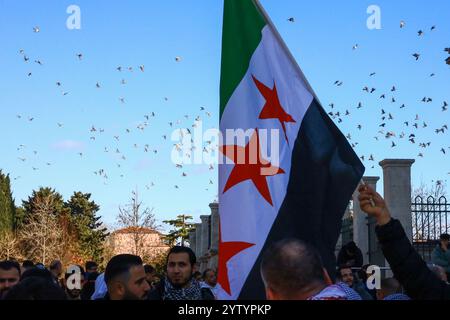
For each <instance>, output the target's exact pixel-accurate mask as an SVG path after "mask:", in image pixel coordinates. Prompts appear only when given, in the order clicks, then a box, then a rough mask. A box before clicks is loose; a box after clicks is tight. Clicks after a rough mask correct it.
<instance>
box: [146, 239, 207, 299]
mask: <svg viewBox="0 0 450 320" xmlns="http://www.w3.org/2000/svg"><path fill="white" fill-rule="evenodd" d="M196 260H197V259H196V257H195V254H194V252H193V251H192V249H190V248H187V247H181V246H175V247H173V248H172V249H170V251H169V253H168V255H167V260H166V272H167V277H166V278H164V279H162V280H161V282H160V283H159V284H158V285H156V287H155V288H154V289H153V290H152V291H150V293H149V295H148V298H149V300H214V295H213V294H212V292H211V290H210V289H208V288H202V287H201V285H200V283H199V282H198V281H197V280H195V279H194V278H193V277H192V273H193V272H192V271H193V268H194V265H195V263H196Z"/></svg>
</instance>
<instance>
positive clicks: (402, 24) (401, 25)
mask: <svg viewBox="0 0 450 320" xmlns="http://www.w3.org/2000/svg"><path fill="white" fill-rule="evenodd" d="M405 25H406V23H405V21H403V20H402V21H400V29H403V28H404V27H405Z"/></svg>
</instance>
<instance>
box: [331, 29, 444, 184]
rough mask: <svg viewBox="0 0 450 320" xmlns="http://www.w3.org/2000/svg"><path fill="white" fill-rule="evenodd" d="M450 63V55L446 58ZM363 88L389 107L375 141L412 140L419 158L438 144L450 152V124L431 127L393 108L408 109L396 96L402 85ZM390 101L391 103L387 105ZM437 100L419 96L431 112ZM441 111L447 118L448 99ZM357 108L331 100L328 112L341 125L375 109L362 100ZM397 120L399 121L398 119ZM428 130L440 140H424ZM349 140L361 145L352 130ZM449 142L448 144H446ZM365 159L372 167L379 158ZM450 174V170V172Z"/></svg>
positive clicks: (381, 111)
mask: <svg viewBox="0 0 450 320" xmlns="http://www.w3.org/2000/svg"><path fill="white" fill-rule="evenodd" d="M405 25H406V23H405V22H404V21H401V22H400V28H402V29H403V28H404V27H405ZM434 30H436V26H432V27H431V28H430V32H433V31H434ZM424 34H425V32H424V31H423V30H419V31H418V32H417V36H418V37H423V36H424ZM357 48H358V44H356V45H354V46H353V48H352V49H353V50H356V49H357ZM444 51H445V52H447V53H448V54H450V48H445V49H444ZM412 57H413V59H414V60H415V61H419V59H420V57H421V54H420V53H413V54H412ZM445 62H446V64H448V65H450V57H449V58H447V59H446V60H445ZM376 74H377V73H376V72H372V73H370V74H369V78H372V77H375V76H376ZM435 76H436V74H435V73H431V74H430V75H429V77H430V78H432V77H435ZM343 84H344V83H343V81H342V80H336V81H335V82H334V83H333V85H334V86H336V87H341V86H343ZM362 91H363V92H365V93H366V94H369V95H377V93H378V95H379V96H378V95H377V97H378V100H379V103H380V104H384V105H385V106H384V107H383V106H382V107H380V108H379V117H380V118H379V122H378V130H377V132H376V133H374V135H373V138H372V139H373V141H375V142H377V141H382V140H389V141H390V143H389V145H390V148H396V147H397V146H398V145H399V144H400V143H401V141H402V140H404V141H407V142H408V143H410V144H412V145H417V148H418V150H417V154H415V155H414V157H417V158H424V157H425V155H426V151H427V150H428V149H430V148H434V147H435V145H437V149H436V148H435V149H434V152H440V153H441V154H442V156H446V155H448V154H449V153H450V146H449V145H450V143H449V139H448V124H447V123H443V124H442V125H440V126H439V127H433V128H430V126H429V125H428V123H427V121H425V120H424V119H422V116H421V115H420V114H415V115H412V116H411V118H409V119H405V118H402V116H399V117H398V118H399V119H397V116H396V111H395V109H393V107H396V104H397V105H398V106H397V110H402V109H405V108H408V106H407V105H405V103H400V102H399V101H397V100H398V98H397V97H396V93H397V92H398V91H399V90H398V88H397V87H396V86H395V85H394V86H392V87H391V88H390V89H388V90H385V91H386V92H381V93H379V92H378V89H377V88H374V87H371V86H364V87H363V88H362ZM387 103H389V104H388V105H386V104H387ZM434 103H435V101H434V100H433V98H432V97H427V96H425V97H423V98H418V99H417V104H424V105H430V107H429V108H428V109H427V110H428V111H432V110H433V106H434V107H435V104H434ZM438 103H440V105H439V109H438V110H439V112H441V113H443V114H442V116H439V117H436V119H442V120H443V121H445V120H444V119H445V115H446V112H447V111H448V106H449V104H448V102H447V101H439V102H438ZM355 105H356V107H354V108H353V109H352V108H350V110H349V109H345V110H337V108H336V106H335V104H334V103H333V102H331V103H330V104H329V105H328V107H329V108H328V114H329V116H330V117H331V118H332V119H333V120H335V122H337V124H338V125H339V126H340V124H341V123H343V122H344V121H345V120H346V119H349V117H351V115H352V114H353V113H356V112H360V109H364V108H371V107H370V106H369V105H370V103H369V104H368V105H366V104H365V103H364V102H361V101H360V102H358V103H357V104H355ZM395 119H397V121H395ZM394 124H395V126H396V128H397V129H396V130H394V129H393V127H394ZM399 124H400V126H402V129H400V130H398V125H399ZM363 127H364V124H363V123H356V130H357V131H356V132H357V133H359V132H361V130H363ZM424 130H433V132H434V134H435V135H436V139H431V141H430V139H428V140H425V141H422V140H420V137H421V134H420V132H421V131H424ZM358 136H360V137H363V135H361V134H358ZM346 137H347V139H348V140H349V142H350V143H351V145H352V147H353V148H355V149H356V148H357V147H358V145H359V143H358V142H357V141H355V140H354V137H352V135H351V134H350V133H348V134H347V135H346ZM445 143H447V144H448V145H443V144H445ZM360 158H361V160H362V161H363V162H364V163H366V164H367V163H369V164H370V166H371V168H374V162H375V161H376V159H375V156H374V155H373V154H366V155H360ZM448 175H450V172H448Z"/></svg>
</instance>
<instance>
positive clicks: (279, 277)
mask: <svg viewBox="0 0 450 320" xmlns="http://www.w3.org/2000/svg"><path fill="white" fill-rule="evenodd" d="M261 276H262V279H263V282H264V286H265V288H266V297H267V299H268V300H347V296H346V293H345V292H344V291H343V290H342V288H341V287H339V286H337V285H333V283H332V281H331V279H330V277H329V275H328V272H327V271H326V269H325V268H324V266H323V263H322V260H321V258H320V255H319V253H318V251H317V250H316V249H315V248H313V247H312V246H310V245H308V244H306V243H305V242H303V241H301V240H298V239H285V240H281V241H278V242H276V243H274V244H272V245H271V246H270V247H269V248H268V249H267V250H266V251H265V252H264V254H263V258H262V261H261Z"/></svg>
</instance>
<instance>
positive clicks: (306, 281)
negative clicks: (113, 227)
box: [0, 186, 450, 300]
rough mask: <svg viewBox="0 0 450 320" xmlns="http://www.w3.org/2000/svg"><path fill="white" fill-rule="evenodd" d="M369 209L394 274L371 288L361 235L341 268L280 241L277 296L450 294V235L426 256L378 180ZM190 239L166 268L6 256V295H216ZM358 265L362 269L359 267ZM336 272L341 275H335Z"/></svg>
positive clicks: (0, 271) (265, 275) (136, 260)
mask: <svg viewBox="0 0 450 320" xmlns="http://www.w3.org/2000/svg"><path fill="white" fill-rule="evenodd" d="M359 192H360V195H359V200H360V206H361V209H362V210H363V211H364V212H366V213H367V214H369V215H370V216H373V217H375V219H376V221H377V227H376V233H377V237H378V240H379V242H380V244H381V247H382V250H383V254H384V256H385V258H386V260H387V261H388V262H389V264H390V266H391V269H392V272H393V275H394V277H390V278H385V279H383V280H381V286H380V287H379V288H378V289H376V288H369V286H368V284H367V281H366V280H367V279H368V277H370V276H371V274H370V273H368V272H367V266H363V265H362V264H363V259H362V254H361V251H360V250H359V249H358V248H357V246H356V245H355V243H353V242H351V243H349V244H347V245H345V246H344V247H343V248H342V250H341V252H340V253H339V255H338V259H337V264H338V266H339V267H338V268H337V271H336V275H334V276H333V275H331V276H330V274H329V273H328V271H327V270H326V269H325V268H324V266H323V263H322V260H321V257H320V254H319V253H318V251H317V250H316V248H314V247H313V246H311V245H310V244H308V243H306V242H304V241H301V240H299V239H284V240H281V241H278V242H276V243H274V244H272V245H271V246H270V247H269V248H268V249H267V250H266V251H265V252H264V253H263V256H262V260H261V276H262V279H263V282H264V286H265V291H266V297H267V299H269V300H410V299H450V285H449V283H448V282H447V281H448V279H449V278H448V276H449V271H450V251H449V249H448V244H449V240H450V237H449V235H448V234H443V235H442V236H441V238H440V243H439V245H438V246H437V247H436V248H435V250H434V251H433V263H432V264H426V263H425V262H424V261H423V260H422V258H421V257H420V255H419V254H418V253H417V252H416V251H415V250H414V248H413V246H412V245H411V243H410V242H409V240H408V238H407V236H406V234H405V232H404V230H403V228H402V226H401V224H400V222H399V221H398V220H396V219H394V218H392V217H391V214H390V212H389V210H388V208H387V206H386V203H385V201H384V199H383V198H382V197H381V196H380V195H379V194H378V193H376V192H375V191H374V190H372V189H371V188H370V187H367V186H361V187H360V189H359ZM196 262H197V261H196V256H195V254H194V252H193V251H192V250H191V249H190V248H189V247H183V246H175V247H172V248H171V249H170V250H169V252H168V254H167V258H166V267H165V272H164V274H163V275H158V274H156V272H155V269H154V268H153V267H152V266H150V265H144V263H143V261H142V259H141V258H140V257H138V256H135V255H131V254H121V255H117V256H114V257H113V258H112V259H111V260H110V261H109V262H108V264H107V265H106V268H105V270H104V272H102V273H100V272H99V267H98V265H97V263H95V262H93V261H88V262H86V264H85V266H84V268H83V267H82V266H69V267H68V268H67V269H66V271H65V272H64V270H63V265H62V263H61V262H60V261H53V262H51V263H50V265H48V267H45V266H44V265H43V264H42V263H36V264H35V263H33V262H32V261H29V260H27V261H23V263H22V264H21V265H20V264H19V263H18V262H17V261H2V262H0V300H215V299H217V298H218V295H219V291H220V285H219V284H218V283H217V274H216V270H213V269H207V270H205V271H203V273H200V272H199V271H198V270H197V268H196ZM355 271H356V272H355ZM333 278H335V280H332V279H333Z"/></svg>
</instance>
